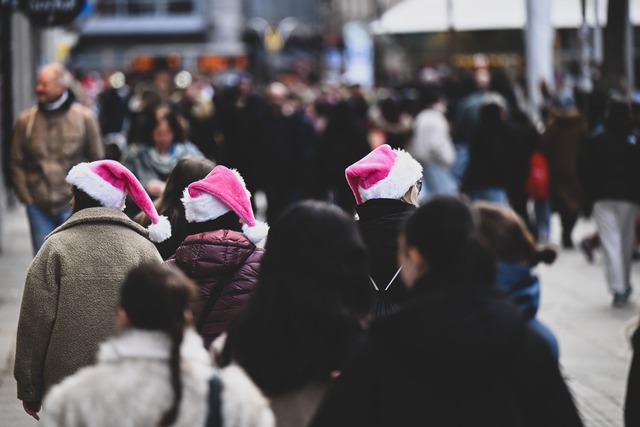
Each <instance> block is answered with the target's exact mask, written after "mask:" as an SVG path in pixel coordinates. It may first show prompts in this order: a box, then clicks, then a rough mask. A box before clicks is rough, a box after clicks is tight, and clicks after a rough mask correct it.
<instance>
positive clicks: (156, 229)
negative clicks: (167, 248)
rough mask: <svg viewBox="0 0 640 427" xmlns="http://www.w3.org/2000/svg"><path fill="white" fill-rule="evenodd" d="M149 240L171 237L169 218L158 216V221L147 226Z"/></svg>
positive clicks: (156, 240) (162, 240)
mask: <svg viewBox="0 0 640 427" xmlns="http://www.w3.org/2000/svg"><path fill="white" fill-rule="evenodd" d="M148 230H149V240H151V241H152V242H156V243H159V242H164V241H165V240H167V239H168V238H169V237H171V223H170V222H169V219H168V218H167V217H166V216H164V215H159V216H158V222H157V223H155V224H151V225H150V226H149V228H148Z"/></svg>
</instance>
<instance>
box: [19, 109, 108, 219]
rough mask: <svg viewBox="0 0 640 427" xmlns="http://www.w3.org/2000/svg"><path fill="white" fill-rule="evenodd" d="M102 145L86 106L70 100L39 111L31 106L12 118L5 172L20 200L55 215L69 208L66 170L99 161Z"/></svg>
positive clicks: (95, 122)
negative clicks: (8, 165) (8, 170)
mask: <svg viewBox="0 0 640 427" xmlns="http://www.w3.org/2000/svg"><path fill="white" fill-rule="evenodd" d="M103 157H104V147H103V145H102V140H101V138H100V127H99V125H98V121H97V119H96V117H95V115H94V114H93V112H92V111H91V110H89V109H88V108H86V107H84V106H83V105H81V104H79V103H77V102H73V103H72V104H71V106H70V107H69V108H67V109H64V108H63V109H61V110H58V111H52V112H43V111H41V110H39V109H38V108H36V107H34V108H31V109H30V110H27V111H24V112H23V113H21V114H20V116H19V117H18V120H17V121H16V125H15V127H14V131H13V141H12V144H11V174H12V177H13V183H14V186H15V190H16V193H17V195H18V198H19V199H20V201H21V202H22V203H25V204H29V203H35V204H36V206H38V207H39V208H40V209H43V210H46V211H49V212H51V213H59V212H62V211H64V210H65V209H67V208H68V207H69V200H70V199H71V187H70V186H69V184H67V183H66V182H65V178H66V177H67V174H68V173H69V170H70V169H71V168H72V167H73V166H75V165H76V164H78V163H80V162H85V161H94V160H100V159H102V158H103Z"/></svg>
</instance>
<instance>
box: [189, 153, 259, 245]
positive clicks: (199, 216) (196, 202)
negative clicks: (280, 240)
mask: <svg viewBox="0 0 640 427" xmlns="http://www.w3.org/2000/svg"><path fill="white" fill-rule="evenodd" d="M182 204H183V205H184V211H185V214H186V217H187V221H188V222H205V221H211V220H213V219H216V218H218V217H220V216H222V215H224V214H225V213H227V212H231V211H233V212H235V213H236V215H238V217H240V219H241V220H242V222H244V224H243V226H242V232H243V233H244V235H245V236H247V238H248V239H249V240H250V241H251V242H253V243H254V244H257V243H259V242H260V241H262V240H263V239H264V238H265V237H267V233H268V232H269V226H268V225H267V224H266V223H264V222H260V221H256V218H255V217H254V215H253V210H252V209H251V193H250V192H249V190H247V186H246V185H245V183H244V179H243V178H242V176H241V175H240V174H239V173H238V171H236V170H235V169H228V168H226V167H224V166H216V167H215V168H213V170H212V171H211V172H209V175H207V176H206V177H204V178H203V179H201V180H200V181H196V182H192V183H191V184H189V186H188V187H187V188H185V190H184V192H183V193H182Z"/></svg>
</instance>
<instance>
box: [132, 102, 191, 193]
mask: <svg viewBox="0 0 640 427" xmlns="http://www.w3.org/2000/svg"><path fill="white" fill-rule="evenodd" d="M143 141H144V142H143V143H142V144H131V145H129V147H128V148H127V150H126V151H125V152H124V154H123V156H122V157H123V158H122V163H123V164H124V165H125V166H126V167H127V168H128V169H129V170H131V172H133V174H134V175H135V176H136V177H137V178H138V179H139V180H140V182H141V183H142V186H143V187H144V189H145V190H146V191H147V193H149V196H151V197H152V198H157V197H159V196H160V194H162V192H163V191H164V187H165V185H166V181H167V178H168V177H169V174H170V173H171V170H172V169H173V168H174V167H175V165H176V163H177V162H178V160H180V159H181V158H183V157H186V156H193V157H204V156H203V155H202V153H201V152H200V150H198V147H196V146H195V145H194V144H192V143H191V142H189V141H187V140H186V133H185V129H184V126H183V125H182V123H181V122H180V118H179V116H178V115H177V114H176V113H175V112H173V111H172V110H171V109H167V110H166V111H165V112H164V113H163V114H157V115H156V116H154V117H153V118H152V119H151V124H150V126H149V128H148V129H147V133H146V135H145V138H144V140H143Z"/></svg>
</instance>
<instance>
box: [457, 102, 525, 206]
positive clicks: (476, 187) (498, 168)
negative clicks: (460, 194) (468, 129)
mask: <svg viewBox="0 0 640 427" xmlns="http://www.w3.org/2000/svg"><path fill="white" fill-rule="evenodd" d="M470 138H471V140H470V143H469V165H468V167H467V170H466V172H465V175H464V178H463V180H462V189H463V191H464V192H465V193H466V194H468V195H469V196H470V197H471V199H473V200H486V201H489V202H494V203H500V204H502V205H509V198H508V195H507V188H508V187H509V183H510V178H511V176H510V172H511V164H510V162H511V160H512V152H513V144H514V142H513V139H514V132H513V129H512V128H511V127H510V126H509V125H508V124H507V121H506V111H505V110H504V108H502V107H501V106H500V105H499V104H495V103H489V104H486V105H484V106H483V107H482V108H481V109H480V115H479V117H478V124H477V125H476V127H475V128H474V130H473V132H472V133H471V137H470Z"/></svg>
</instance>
